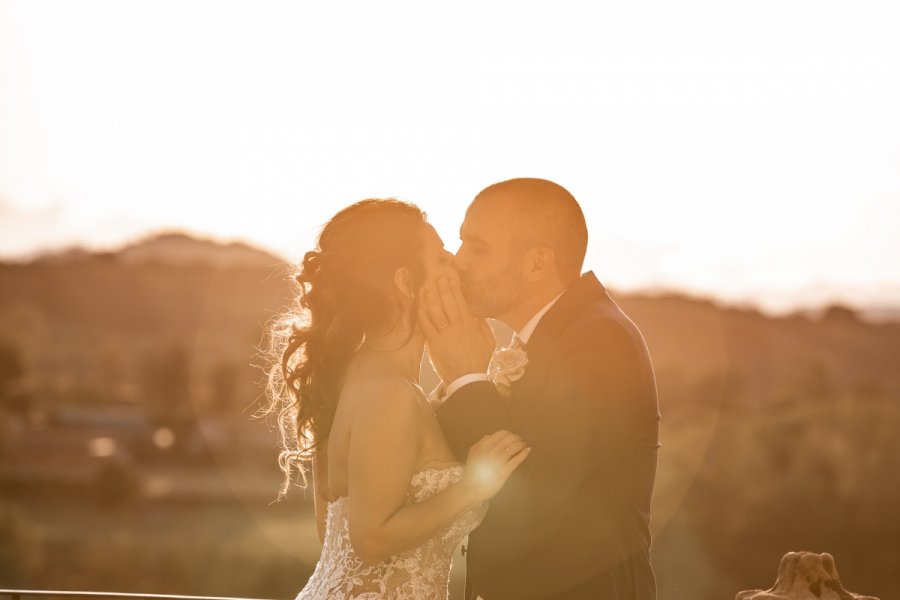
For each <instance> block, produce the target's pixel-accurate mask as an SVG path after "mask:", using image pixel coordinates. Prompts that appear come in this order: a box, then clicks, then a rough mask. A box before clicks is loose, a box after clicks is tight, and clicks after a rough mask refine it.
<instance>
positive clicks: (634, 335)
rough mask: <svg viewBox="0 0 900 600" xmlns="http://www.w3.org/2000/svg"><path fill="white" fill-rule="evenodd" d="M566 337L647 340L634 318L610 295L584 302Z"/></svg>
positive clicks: (611, 341)
mask: <svg viewBox="0 0 900 600" xmlns="http://www.w3.org/2000/svg"><path fill="white" fill-rule="evenodd" d="M563 337H565V338H567V339H569V340H572V339H581V340H584V341H593V342H596V343H602V344H604V345H608V344H617V343H618V344H640V345H643V344H644V340H643V336H642V335H641V332H640V330H639V329H638V327H637V326H636V325H635V324H634V322H633V321H632V320H631V319H630V318H629V317H628V315H626V314H625V312H623V311H622V309H621V308H619V306H618V305H617V304H616V303H615V302H613V301H612V299H611V298H609V297H608V296H606V297H603V298H598V299H595V300H592V301H591V302H587V303H585V304H583V305H581V306H580V307H579V308H578V309H577V310H576V311H575V312H574V314H573V315H572V319H571V320H570V321H569V323H568V326H567V327H566V328H565V331H564V335H563Z"/></svg>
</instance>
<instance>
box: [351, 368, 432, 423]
mask: <svg viewBox="0 0 900 600" xmlns="http://www.w3.org/2000/svg"><path fill="white" fill-rule="evenodd" d="M343 396H344V397H345V398H346V400H348V401H349V402H348V404H352V406H353V412H354V413H355V415H356V416H357V417H362V418H367V419H371V418H373V417H374V418H385V417H394V418H397V417H404V416H406V417H410V418H411V417H413V416H417V415H418V414H419V413H420V412H421V398H420V394H419V393H418V392H417V390H416V389H415V387H414V386H413V385H412V384H410V383H409V382H408V381H405V380H403V379H400V378H397V377H387V376H384V377H367V378H364V379H359V380H356V381H353V382H348V385H347V386H346V387H345V388H344V394H343Z"/></svg>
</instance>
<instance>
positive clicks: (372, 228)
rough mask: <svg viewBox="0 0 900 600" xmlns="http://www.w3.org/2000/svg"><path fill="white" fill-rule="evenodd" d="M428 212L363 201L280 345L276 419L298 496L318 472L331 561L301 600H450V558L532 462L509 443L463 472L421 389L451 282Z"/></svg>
mask: <svg viewBox="0 0 900 600" xmlns="http://www.w3.org/2000/svg"><path fill="white" fill-rule="evenodd" d="M451 258H452V255H451V254H449V253H448V252H447V251H446V250H444V248H443V243H442V242H441V239H440V237H439V236H438V235H437V232H435V230H434V228H433V227H431V226H430V225H429V224H428V223H427V222H426V220H425V215H424V213H423V212H422V211H421V210H420V209H419V208H418V207H416V206H414V205H411V204H407V203H404V202H400V201H397V200H392V199H391V200H363V201H361V202H358V203H356V204H353V205H351V206H349V207H347V208H345V209H343V210H341V211H340V212H338V213H337V214H336V215H335V216H334V217H333V218H332V219H331V220H330V221H329V222H328V223H327V224H326V225H325V227H324V228H323V229H322V232H321V234H320V235H319V239H318V244H317V248H316V249H315V250H313V251H311V252H307V253H306V255H305V257H304V259H303V262H302V265H301V267H300V271H299V273H297V274H296V276H295V279H296V281H297V283H298V284H299V293H298V299H297V306H296V307H295V309H294V310H292V311H289V312H288V313H287V314H286V315H285V316H284V317H282V318H281V319H280V320H279V321H278V322H277V325H276V327H275V329H274V331H273V335H272V352H273V356H274V358H276V360H277V362H276V364H274V366H273V367H272V369H271V371H270V373H269V385H268V394H269V400H270V405H269V408H268V411H269V412H270V413H274V414H276V415H277V417H278V423H279V431H280V438H281V440H280V441H281V443H282V447H283V450H282V452H281V455H280V457H279V462H280V464H281V468H282V470H283V471H284V473H285V482H284V486H283V487H282V490H281V494H282V495H283V494H285V493H286V492H287V489H288V486H289V485H290V480H291V472H292V470H293V467H294V466H297V467H298V468H299V470H300V474H301V476H302V477H303V481H304V483H306V471H305V470H304V464H305V463H306V462H307V461H310V462H311V464H312V480H313V487H314V497H315V510H316V522H317V525H318V531H319V537H320V539H321V540H322V542H323V547H322V554H321V557H320V559H319V562H318V564H317V565H316V568H315V571H314V573H313V575H312V577H310V579H309V582H308V583H307V584H306V586H305V587H304V588H303V590H302V591H301V592H300V593H299V595H298V596H297V600H319V599H325V598H329V599H331V598H341V599H343V598H347V599H349V598H355V599H360V600H363V599H366V600H367V599H374V598H412V599H423V600H424V599H429V600H431V599H438V598H442V599H445V598H447V596H448V582H449V574H450V560H451V554H452V552H453V550H454V549H455V548H456V546H457V545H458V544H459V542H460V541H461V540H462V538H463V537H464V536H466V535H467V534H468V533H469V532H470V531H471V530H472V529H474V528H475V527H476V526H477V525H478V524H479V523H480V521H481V519H482V517H483V516H484V513H485V511H486V510H487V500H489V499H490V498H491V497H493V496H494V495H495V494H496V493H497V492H498V491H499V490H500V488H501V487H502V486H503V484H504V483H505V482H506V479H507V478H508V477H509V475H510V474H511V473H512V472H513V470H514V469H515V468H516V467H517V466H519V464H521V463H522V462H523V461H524V460H525V458H526V457H527V456H528V453H529V449H528V448H525V444H524V442H523V441H522V440H521V438H519V437H518V436H517V435H515V434H512V433H510V432H507V431H498V432H496V433H493V434H491V435H488V436H485V437H484V438H482V439H481V440H480V441H479V442H478V443H476V444H475V445H473V446H472V447H471V449H470V450H469V453H468V457H467V461H466V463H465V465H461V464H459V463H457V462H455V460H454V457H453V453H452V452H451V451H450V448H449V447H448V446H447V443H446V441H445V440H444V437H443V434H442V433H441V429H440V427H439V425H438V422H437V419H436V417H435V415H434V413H433V412H432V410H431V409H430V408H429V405H428V402H427V399H426V397H425V395H424V394H423V392H422V390H421V389H420V388H419V386H418V385H417V381H418V376H419V366H420V364H421V361H422V356H423V349H424V337H423V335H422V333H421V331H420V330H419V328H418V325H417V324H416V319H415V314H416V311H417V308H418V301H419V296H420V295H421V294H420V291H421V290H422V289H423V286H424V284H426V283H427V282H433V280H434V279H435V278H437V277H439V276H453V275H455V272H453V270H452V267H451V266H450V260H451Z"/></svg>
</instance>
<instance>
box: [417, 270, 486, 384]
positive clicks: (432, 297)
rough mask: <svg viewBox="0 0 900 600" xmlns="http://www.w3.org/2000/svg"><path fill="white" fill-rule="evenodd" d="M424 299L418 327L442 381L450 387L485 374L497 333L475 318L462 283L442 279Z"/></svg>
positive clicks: (431, 287) (427, 286) (429, 288)
mask: <svg viewBox="0 0 900 600" xmlns="http://www.w3.org/2000/svg"><path fill="white" fill-rule="evenodd" d="M424 295H425V302H424V303H423V304H422V305H421V306H419V324H420V325H421V327H422V331H423V332H424V334H425V341H426V343H427V345H428V355H429V356H430V357H431V363H432V364H433V365H434V368H435V370H436V371H437V374H438V375H439V376H440V378H441V379H442V380H443V381H444V382H445V383H450V382H452V381H453V380H455V379H457V378H459V377H462V376H463V375H469V374H471V373H485V372H486V371H487V367H488V363H490V361H491V355H492V354H493V352H494V348H495V347H496V341H495V340H494V333H493V332H492V331H491V328H490V326H489V325H488V324H487V321H486V320H484V319H479V318H476V317H473V316H472V313H471V312H470V311H469V305H468V303H467V302H466V299H465V298H464V297H463V294H462V290H461V289H460V287H459V280H458V279H456V278H453V279H447V278H446V277H441V278H439V279H438V280H437V284H436V286H431V285H426V286H425V294H424Z"/></svg>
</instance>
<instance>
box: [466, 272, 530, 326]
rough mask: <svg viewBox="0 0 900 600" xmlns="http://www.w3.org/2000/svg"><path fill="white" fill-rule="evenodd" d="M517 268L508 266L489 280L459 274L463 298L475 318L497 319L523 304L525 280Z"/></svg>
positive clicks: (467, 273)
mask: <svg viewBox="0 0 900 600" xmlns="http://www.w3.org/2000/svg"><path fill="white" fill-rule="evenodd" d="M517 267H518V265H508V266H507V268H506V269H504V270H503V271H502V272H500V273H499V274H497V275H496V276H494V277H492V278H489V279H480V280H477V279H475V278H474V277H472V275H471V273H469V272H463V273H460V274H459V281H460V287H461V288H462V293H463V296H465V298H466V302H468V303H469V310H470V311H471V312H472V314H473V315H474V316H476V317H482V318H491V319H496V318H498V317H500V316H501V315H503V314H506V313H507V312H509V310H510V309H511V308H512V307H514V306H515V305H516V304H518V303H519V302H521V300H522V296H523V295H524V293H525V278H524V277H523V276H522V275H521V269H519V268H517Z"/></svg>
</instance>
